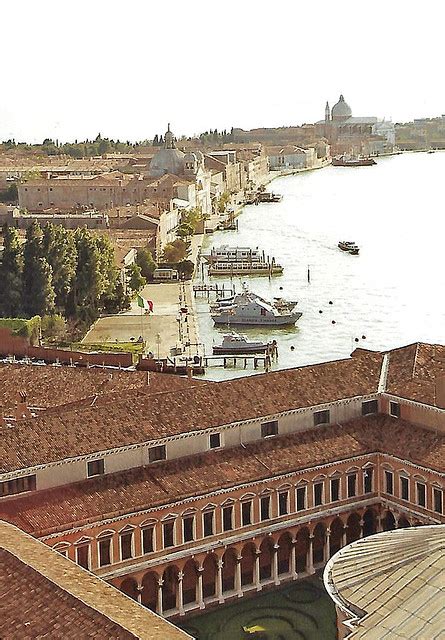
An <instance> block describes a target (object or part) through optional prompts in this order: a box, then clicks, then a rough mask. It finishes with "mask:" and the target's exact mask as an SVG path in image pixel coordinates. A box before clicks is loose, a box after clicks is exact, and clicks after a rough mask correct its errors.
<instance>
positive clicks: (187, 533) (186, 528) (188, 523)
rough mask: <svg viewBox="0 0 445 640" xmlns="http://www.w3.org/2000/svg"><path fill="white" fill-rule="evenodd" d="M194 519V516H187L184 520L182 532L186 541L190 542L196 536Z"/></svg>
mask: <svg viewBox="0 0 445 640" xmlns="http://www.w3.org/2000/svg"><path fill="white" fill-rule="evenodd" d="M194 521H195V517H194V516H187V517H186V518H184V519H183V521H182V533H183V537H184V542H190V540H193V539H194V537H195V536H194V532H193V527H194Z"/></svg>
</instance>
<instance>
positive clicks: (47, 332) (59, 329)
mask: <svg viewBox="0 0 445 640" xmlns="http://www.w3.org/2000/svg"><path fill="white" fill-rule="evenodd" d="M40 326H41V331H42V337H43V338H57V340H63V338H65V336H66V321H65V318H64V317H63V316H61V315H60V314H58V313H55V314H54V315H52V316H43V318H42V321H41V325H40Z"/></svg>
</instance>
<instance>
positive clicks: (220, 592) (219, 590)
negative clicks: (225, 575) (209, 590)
mask: <svg viewBox="0 0 445 640" xmlns="http://www.w3.org/2000/svg"><path fill="white" fill-rule="evenodd" d="M223 566H224V562H223V561H222V560H218V573H217V576H216V595H217V598H218V602H219V603H220V604H222V603H223V602H224V596H223V580H222V568H223Z"/></svg>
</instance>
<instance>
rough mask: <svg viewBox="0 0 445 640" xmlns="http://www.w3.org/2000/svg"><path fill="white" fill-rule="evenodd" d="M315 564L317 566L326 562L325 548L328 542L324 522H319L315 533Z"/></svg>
mask: <svg viewBox="0 0 445 640" xmlns="http://www.w3.org/2000/svg"><path fill="white" fill-rule="evenodd" d="M313 536H314V540H313V547H312V549H313V551H312V553H313V562H314V564H317V563H319V562H324V559H325V558H324V548H325V542H326V527H325V526H324V524H323V523H322V522H319V523H318V524H317V526H316V527H315V529H314V532H313Z"/></svg>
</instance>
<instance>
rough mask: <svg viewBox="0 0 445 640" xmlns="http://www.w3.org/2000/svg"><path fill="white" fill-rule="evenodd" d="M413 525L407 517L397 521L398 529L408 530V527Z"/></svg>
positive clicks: (401, 517)
mask: <svg viewBox="0 0 445 640" xmlns="http://www.w3.org/2000/svg"><path fill="white" fill-rule="evenodd" d="M410 526H411V523H410V522H409V520H408V518H406V517H405V516H400V518H399V519H398V521H397V529H406V528H407V527H410Z"/></svg>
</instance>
